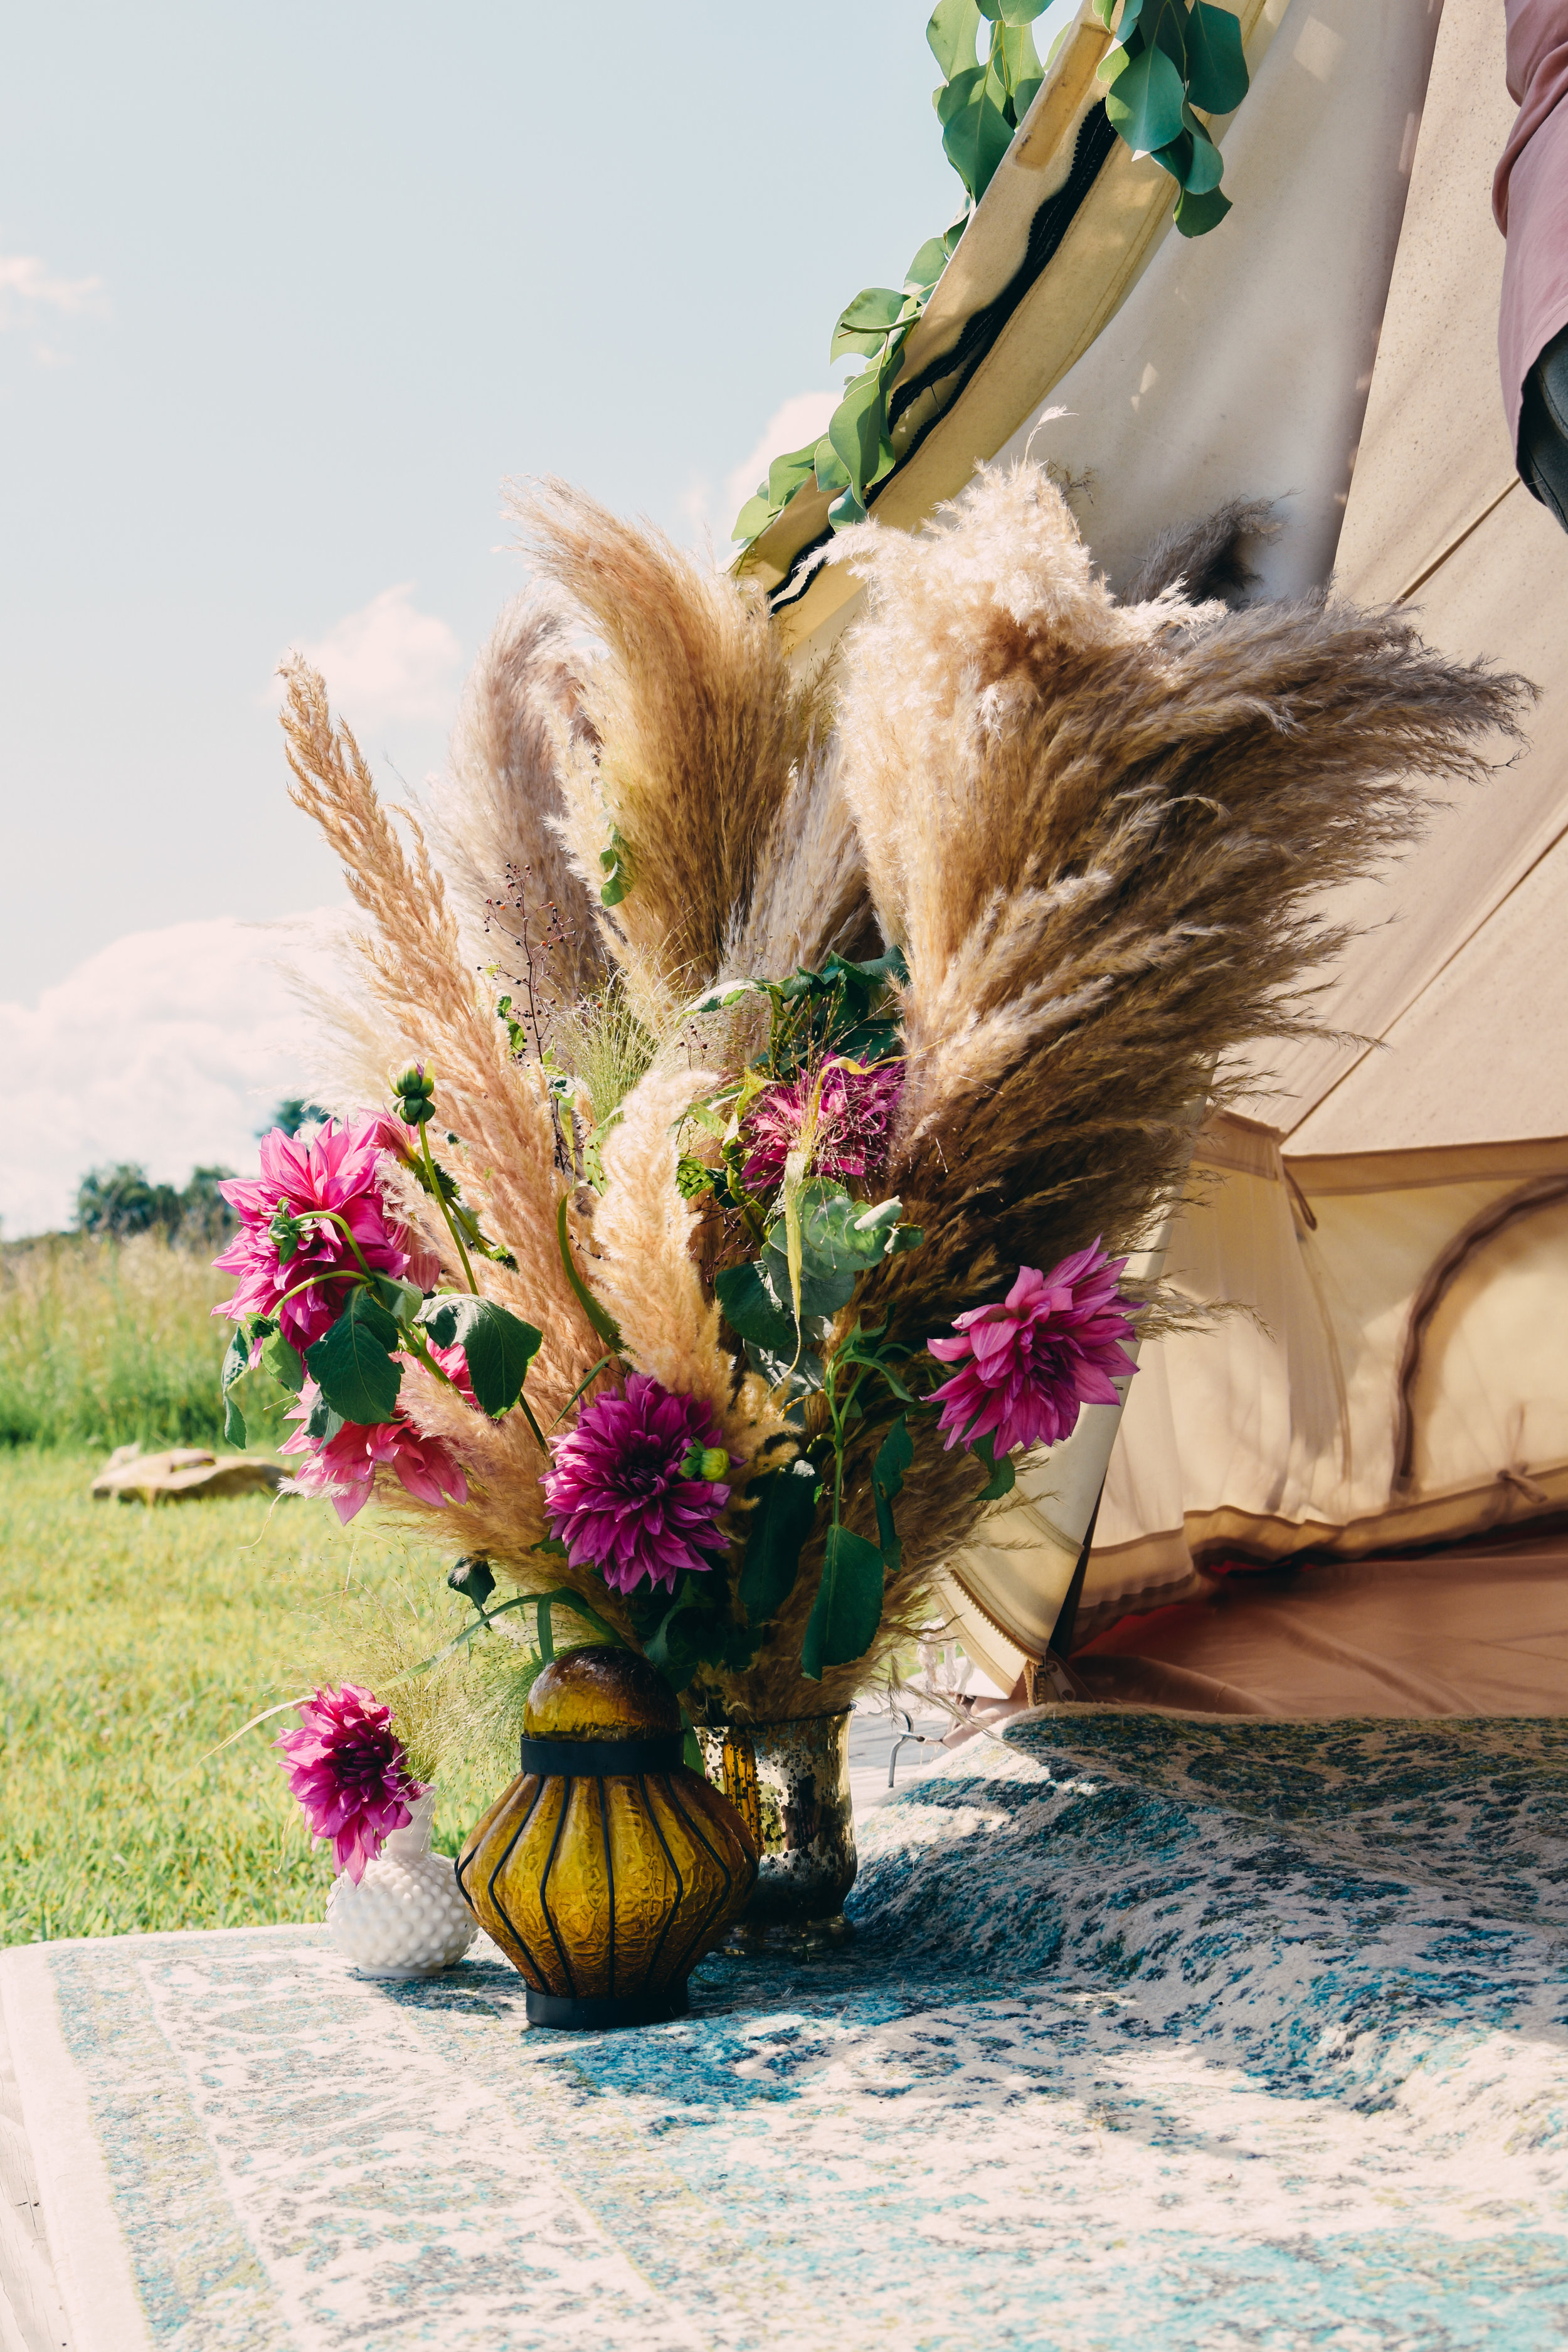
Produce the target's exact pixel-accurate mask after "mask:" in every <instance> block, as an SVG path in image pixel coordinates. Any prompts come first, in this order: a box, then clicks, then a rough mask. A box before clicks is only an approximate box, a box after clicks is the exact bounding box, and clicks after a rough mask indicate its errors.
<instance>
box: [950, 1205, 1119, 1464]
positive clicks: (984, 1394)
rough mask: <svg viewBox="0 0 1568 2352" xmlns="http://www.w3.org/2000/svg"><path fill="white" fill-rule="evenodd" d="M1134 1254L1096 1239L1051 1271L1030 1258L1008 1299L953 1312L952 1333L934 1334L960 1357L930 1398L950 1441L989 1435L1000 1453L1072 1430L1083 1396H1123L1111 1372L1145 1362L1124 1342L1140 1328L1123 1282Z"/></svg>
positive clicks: (1108, 1399) (1100, 1399) (1052, 1440)
mask: <svg viewBox="0 0 1568 2352" xmlns="http://www.w3.org/2000/svg"><path fill="white" fill-rule="evenodd" d="M1126 1264H1127V1260H1126V1259H1125V1258H1124V1257H1107V1256H1106V1255H1105V1253H1104V1251H1103V1250H1102V1249H1101V1248H1100V1244H1099V1242H1098V1241H1096V1242H1093V1243H1091V1244H1090V1245H1089V1248H1088V1249H1082V1250H1078V1251H1076V1252H1075V1253H1074V1255H1072V1256H1071V1257H1064V1258H1063V1260H1062V1262H1061V1264H1060V1265H1055V1266H1053V1267H1052V1268H1051V1271H1050V1272H1049V1274H1041V1273H1040V1272H1039V1271H1038V1269H1037V1267H1035V1266H1032V1265H1021V1266H1020V1267H1019V1268H1018V1272H1017V1276H1016V1280H1015V1281H1014V1284H1013V1287H1012V1289H1011V1290H1010V1291H1009V1292H1008V1293H1007V1296H1006V1297H1005V1299H1004V1300H1003V1301H1002V1303H1001V1305H1000V1306H999V1307H971V1308H970V1309H969V1311H968V1313H967V1314H965V1315H955V1316H954V1317H953V1323H952V1328H953V1336H952V1339H928V1340H927V1341H926V1346H927V1347H928V1348H929V1349H930V1350H931V1354H932V1355H933V1356H934V1357H935V1358H936V1359H937V1360H938V1362H939V1363H943V1364H952V1365H955V1366H956V1367H957V1369H956V1370H955V1371H954V1372H953V1375H952V1379H951V1380H948V1381H943V1382H942V1386H941V1388H939V1389H933V1390H932V1391H931V1396H930V1399H929V1400H928V1402H931V1403H932V1404H940V1405H941V1406H942V1428H943V1429H944V1430H945V1431H946V1432H947V1443H948V1448H949V1450H950V1451H951V1450H952V1447H953V1446H954V1445H959V1444H963V1445H973V1444H976V1443H977V1442H978V1441H979V1440H980V1439H981V1438H983V1437H989V1438H990V1439H991V1440H992V1451H993V1454H994V1457H995V1459H996V1460H997V1461H998V1462H999V1461H1000V1460H1001V1459H1002V1456H1003V1455H1004V1454H1010V1453H1011V1452H1012V1450H1013V1448H1014V1446H1016V1445H1036V1444H1042V1443H1043V1444H1047V1445H1054V1444H1056V1443H1057V1440H1058V1438H1062V1437H1067V1436H1069V1435H1070V1434H1071V1433H1072V1431H1073V1430H1074V1429H1075V1428H1076V1427H1077V1426H1078V1416H1079V1409H1080V1408H1081V1407H1082V1406H1084V1405H1086V1404H1114V1403H1115V1402H1116V1391H1115V1390H1114V1389H1113V1388H1112V1387H1111V1385H1110V1381H1111V1375H1112V1374H1113V1373H1117V1372H1134V1371H1136V1370H1137V1369H1138V1367H1137V1365H1136V1364H1135V1363H1134V1362H1133V1360H1132V1359H1131V1356H1130V1355H1129V1354H1128V1353H1127V1350H1126V1349H1125V1348H1124V1347H1123V1346H1122V1344H1121V1343H1122V1341H1123V1340H1124V1339H1131V1337H1132V1326H1131V1323H1130V1322H1129V1320H1128V1318H1127V1317H1126V1316H1125V1315H1124V1314H1123V1312H1122V1310H1121V1301H1120V1299H1119V1297H1118V1295H1117V1287H1116V1285H1117V1278H1118V1276H1120V1275H1121V1270H1122V1268H1123V1267H1124V1266H1125V1265H1126Z"/></svg>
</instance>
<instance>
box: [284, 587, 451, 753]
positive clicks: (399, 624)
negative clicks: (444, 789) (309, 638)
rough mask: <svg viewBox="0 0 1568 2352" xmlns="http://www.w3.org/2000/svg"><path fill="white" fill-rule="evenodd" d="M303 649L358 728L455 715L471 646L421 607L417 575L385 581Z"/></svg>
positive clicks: (444, 623)
mask: <svg viewBox="0 0 1568 2352" xmlns="http://www.w3.org/2000/svg"><path fill="white" fill-rule="evenodd" d="M300 652H301V653H302V654H303V655H304V656H305V658H306V660H307V661H309V662H312V663H313V664H314V665H315V667H316V668H317V669H319V670H320V671H321V676H322V677H324V678H325V679H326V681H327V687H328V690H329V691H330V693H331V698H332V702H333V705H334V706H335V708H336V709H340V710H341V711H342V715H343V717H344V718H345V719H347V720H348V722H349V725H350V726H351V727H356V728H357V727H358V726H360V725H361V724H362V723H364V722H366V721H368V720H371V719H438V720H446V719H450V718H451V716H452V709H453V703H454V700H455V698H456V694H457V688H458V681H459V679H460V677H461V676H462V671H463V648H462V646H460V645H459V644H458V640H457V638H456V636H455V635H453V633H452V631H451V630H450V629H449V628H448V627H447V624H446V622H445V621H443V620H440V619H439V618H437V615H436V614H434V613H420V612H417V611H416V609H415V605H414V583H413V581H412V580H405V581H404V582H403V583H401V585H400V586H398V587H396V588H384V589H383V590H382V592H381V594H380V595H379V596H374V597H372V599H371V601H370V603H369V604H366V605H364V606H363V608H362V609H361V610H360V611H359V612H357V613H351V614H349V615H348V616H347V618H346V619H345V620H342V621H340V622H339V623H338V625H337V626H336V627H335V628H332V629H329V630H328V632H327V634H326V635H325V636H324V637H321V638H320V639H318V641H317V642H316V643H315V644H313V645H305V646H300Z"/></svg>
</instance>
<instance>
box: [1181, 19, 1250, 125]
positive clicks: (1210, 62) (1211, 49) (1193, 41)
mask: <svg viewBox="0 0 1568 2352" xmlns="http://www.w3.org/2000/svg"><path fill="white" fill-rule="evenodd" d="M1246 96H1247V59H1246V58H1245V57H1244V55H1243V54H1242V47H1241V26H1240V25H1239V23H1238V22H1237V18H1236V17H1235V16H1233V15H1232V14H1231V12H1230V10H1229V9H1228V8H1216V7H1214V6H1213V5H1211V0H1196V5H1195V6H1194V9H1193V12H1192V15H1191V16H1190V17H1189V18H1188V20H1187V99H1188V102H1189V104H1191V105H1193V106H1201V107H1202V108H1203V110H1204V112H1205V114H1229V113H1230V112H1231V111H1232V110H1233V109H1234V108H1236V107H1238V106H1239V105H1240V104H1241V101H1242V100H1243V99H1244V98H1245V97H1246Z"/></svg>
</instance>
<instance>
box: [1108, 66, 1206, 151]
mask: <svg viewBox="0 0 1568 2352" xmlns="http://www.w3.org/2000/svg"><path fill="white" fill-rule="evenodd" d="M1185 95H1186V93H1185V91H1184V89H1183V87H1182V77H1181V75H1180V74H1179V73H1178V72H1177V71H1176V68H1175V67H1174V66H1173V64H1172V62H1171V60H1170V58H1168V57H1167V56H1166V55H1165V52H1164V50H1163V49H1162V48H1145V49H1142V50H1140V52H1139V54H1138V55H1137V56H1136V57H1130V58H1128V60H1127V63H1126V64H1125V65H1124V66H1123V68H1122V69H1121V72H1120V73H1119V74H1118V75H1117V77H1116V79H1115V80H1114V81H1113V82H1112V83H1111V85H1110V89H1109V90H1108V91H1107V93H1106V100H1105V111H1106V114H1107V115H1108V117H1109V118H1110V123H1111V127H1112V129H1113V130H1114V131H1116V132H1117V134H1118V136H1119V137H1120V138H1121V139H1124V140H1125V141H1126V142H1127V144H1128V146H1129V147H1131V148H1132V149H1133V151H1134V152H1142V151H1143V150H1145V149H1146V150H1147V151H1148V152H1150V153H1151V154H1152V153H1153V152H1154V151H1155V150H1156V149H1158V148H1161V147H1168V146H1169V145H1170V144H1171V142H1172V141H1173V139H1177V138H1179V137H1180V136H1181V131H1182V104H1183V100H1184V97H1185Z"/></svg>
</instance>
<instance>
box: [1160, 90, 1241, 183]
mask: <svg viewBox="0 0 1568 2352" xmlns="http://www.w3.org/2000/svg"><path fill="white" fill-rule="evenodd" d="M1187 112H1188V118H1189V119H1188V127H1187V129H1186V130H1185V131H1184V132H1183V134H1182V136H1181V138H1180V139H1178V140H1176V141H1175V142H1174V144H1173V145H1172V146H1170V147H1162V148H1161V149H1160V151H1159V152H1158V153H1157V154H1156V156H1155V158H1154V161H1155V163H1158V164H1160V165H1161V166H1162V167H1163V169H1164V170H1165V171H1167V172H1169V173H1170V174H1171V177H1172V179H1173V180H1179V181H1180V183H1181V184H1182V186H1183V187H1184V188H1185V189H1186V190H1187V191H1188V192H1189V193H1190V194H1193V195H1197V196H1204V195H1207V194H1208V193H1209V190H1210V189H1211V188H1217V187H1218V185H1219V184H1220V181H1221V179H1222V177H1223V176H1224V173H1225V160H1224V158H1223V157H1222V155H1221V154H1220V152H1219V149H1218V148H1217V147H1216V146H1215V143H1214V141H1213V140H1212V139H1211V138H1210V137H1209V135H1208V132H1207V131H1205V129H1204V127H1203V125H1202V123H1201V122H1199V121H1197V119H1196V117H1195V116H1194V115H1193V114H1192V111H1191V109H1190V108H1189V109H1188V110H1187Z"/></svg>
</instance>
